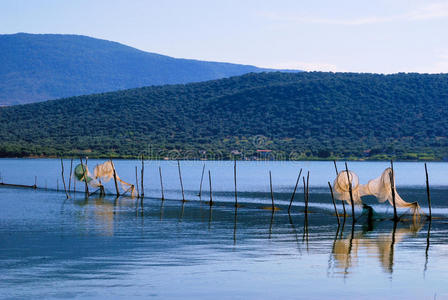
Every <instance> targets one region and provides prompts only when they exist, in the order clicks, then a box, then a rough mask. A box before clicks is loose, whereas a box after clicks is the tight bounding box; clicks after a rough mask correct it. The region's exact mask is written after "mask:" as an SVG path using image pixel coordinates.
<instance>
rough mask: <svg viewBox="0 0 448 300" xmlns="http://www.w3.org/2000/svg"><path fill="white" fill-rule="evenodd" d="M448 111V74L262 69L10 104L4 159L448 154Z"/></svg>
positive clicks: (3, 119)
mask: <svg viewBox="0 0 448 300" xmlns="http://www.w3.org/2000/svg"><path fill="white" fill-rule="evenodd" d="M447 116H448V75H445V74H439V75H428V74H395V75H378V74H356V73H324V72H311V73H309V72H304V73H259V74H248V75H243V76H239V77H231V78H228V79H220V80H214V81H207V82H201V83H193V84H187V85H167V86H155V87H145V88H138V89H131V90H124V91H118V92H111V93H103V94H96V95H87V96H79V97H71V98H66V99H60V100H54V101H47V102H42V103H34V104H28V105H20V106H12V107H4V108H0V141H1V142H0V156H2V157H16V156H17V157H27V156H57V155H64V156H72V155H73V156H75V155H76V156H78V155H88V156H89V157H122V158H131V157H136V156H138V155H139V154H142V153H143V154H145V155H146V157H148V158H150V157H152V158H164V157H169V158H176V159H177V158H180V159H182V158H188V159H199V158H208V159H232V158H234V157H235V156H236V157H237V158H243V159H244V158H246V159H254V158H260V159H271V158H273V159H286V160H288V159H333V158H350V159H375V160H381V159H389V158H393V159H398V160H442V159H444V158H446V157H448V118H447ZM257 150H272V151H271V152H260V151H258V152H257Z"/></svg>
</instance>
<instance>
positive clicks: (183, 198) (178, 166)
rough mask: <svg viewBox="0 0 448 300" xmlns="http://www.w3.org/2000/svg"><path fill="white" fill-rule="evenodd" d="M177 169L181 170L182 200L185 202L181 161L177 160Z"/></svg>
mask: <svg viewBox="0 0 448 300" xmlns="http://www.w3.org/2000/svg"><path fill="white" fill-rule="evenodd" d="M177 169H178V170H179V180H180V188H181V190H182V202H185V194H184V184H183V183H182V173H181V172H180V162H179V160H177Z"/></svg>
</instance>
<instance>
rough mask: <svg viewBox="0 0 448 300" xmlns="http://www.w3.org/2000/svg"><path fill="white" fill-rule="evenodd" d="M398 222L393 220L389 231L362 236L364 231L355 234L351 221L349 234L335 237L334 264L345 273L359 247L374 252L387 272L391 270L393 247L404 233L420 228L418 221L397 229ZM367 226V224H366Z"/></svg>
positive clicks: (414, 231) (351, 264) (347, 271)
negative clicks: (343, 237) (407, 226)
mask: <svg viewBox="0 0 448 300" xmlns="http://www.w3.org/2000/svg"><path fill="white" fill-rule="evenodd" d="M397 226H398V222H394V227H393V229H392V231H391V233H388V234H380V235H374V236H373V237H364V235H365V233H366V231H364V230H363V231H361V232H360V233H358V234H356V235H355V232H354V224H353V223H352V230H351V236H350V238H347V239H342V236H341V238H340V239H337V240H336V241H335V243H334V246H333V256H334V263H335V264H334V265H335V266H336V267H337V268H338V269H340V270H343V273H344V274H345V275H347V274H348V273H349V269H350V268H351V267H352V266H353V264H354V263H353V261H352V260H353V257H356V256H357V253H358V250H359V249H360V247H363V248H365V249H367V250H368V251H369V253H372V252H373V253H375V254H376V255H377V257H378V259H379V261H380V263H381V265H382V267H383V269H384V270H385V271H387V272H389V273H392V271H393V262H394V248H395V244H396V243H398V242H400V241H401V240H402V239H403V238H404V237H405V236H406V235H408V234H410V233H412V234H415V233H416V232H417V231H418V230H420V228H421V224H420V223H412V224H411V225H410V227H409V228H402V229H397ZM368 227H369V226H368Z"/></svg>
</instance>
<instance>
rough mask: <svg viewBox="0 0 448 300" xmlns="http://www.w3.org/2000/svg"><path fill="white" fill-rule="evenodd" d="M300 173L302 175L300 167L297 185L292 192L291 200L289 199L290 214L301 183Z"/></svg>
mask: <svg viewBox="0 0 448 300" xmlns="http://www.w3.org/2000/svg"><path fill="white" fill-rule="evenodd" d="M300 175H302V169H300V172H299V176H297V180H296V185H295V186H294V191H293V192H292V196H291V200H290V201H289V207H288V214H289V213H290V212H291V206H292V202H293V201H294V196H295V194H296V190H297V186H298V185H299V181H300Z"/></svg>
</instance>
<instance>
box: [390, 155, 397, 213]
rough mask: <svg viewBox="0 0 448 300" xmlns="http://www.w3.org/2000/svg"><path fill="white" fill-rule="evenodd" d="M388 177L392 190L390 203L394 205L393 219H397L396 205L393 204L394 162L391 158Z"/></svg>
mask: <svg viewBox="0 0 448 300" xmlns="http://www.w3.org/2000/svg"><path fill="white" fill-rule="evenodd" d="M389 179H390V189H391V192H392V204H393V205H394V221H395V222H396V221H398V215H397V205H396V204H395V174H394V163H393V161H392V160H391V161H390V173H389Z"/></svg>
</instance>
